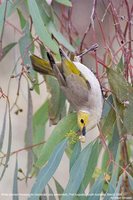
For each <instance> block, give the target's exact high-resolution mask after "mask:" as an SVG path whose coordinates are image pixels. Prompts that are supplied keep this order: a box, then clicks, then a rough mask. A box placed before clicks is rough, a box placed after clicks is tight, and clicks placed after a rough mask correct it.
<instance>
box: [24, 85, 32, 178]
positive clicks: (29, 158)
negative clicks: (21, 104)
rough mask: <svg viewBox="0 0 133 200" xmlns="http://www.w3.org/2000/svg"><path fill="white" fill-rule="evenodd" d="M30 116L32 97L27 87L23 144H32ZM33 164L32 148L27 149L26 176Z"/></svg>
mask: <svg viewBox="0 0 133 200" xmlns="http://www.w3.org/2000/svg"><path fill="white" fill-rule="evenodd" d="M32 116H33V104H32V97H31V91H30V88H29V87H28V109H27V128H26V132H25V146H26V147H27V146H32V145H33V124H32ZM32 164H33V152H32V149H30V150H28V156H27V172H26V177H28V175H29V173H30V171H31V169H32Z"/></svg>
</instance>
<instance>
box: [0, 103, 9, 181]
mask: <svg viewBox="0 0 133 200" xmlns="http://www.w3.org/2000/svg"><path fill="white" fill-rule="evenodd" d="M7 111H8V121H9V128H8V129H9V132H8V142H7V151H6V160H5V163H4V168H3V170H2V172H1V175H0V180H1V179H2V178H3V176H4V173H5V171H6V169H7V165H8V162H9V159H10V153H11V144H12V121H11V113H10V103H9V102H8V101H7Z"/></svg>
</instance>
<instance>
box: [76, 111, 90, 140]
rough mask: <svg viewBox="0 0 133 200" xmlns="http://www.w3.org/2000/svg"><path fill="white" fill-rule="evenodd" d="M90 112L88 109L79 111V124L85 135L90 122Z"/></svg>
mask: <svg viewBox="0 0 133 200" xmlns="http://www.w3.org/2000/svg"><path fill="white" fill-rule="evenodd" d="M89 117H90V113H89V112H87V111H78V113H77V118H78V125H79V128H80V130H81V133H82V135H83V136H85V134H86V127H87V125H88V124H89Z"/></svg>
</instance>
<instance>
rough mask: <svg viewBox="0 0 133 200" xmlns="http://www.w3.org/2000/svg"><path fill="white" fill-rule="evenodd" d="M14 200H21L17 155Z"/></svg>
mask: <svg viewBox="0 0 133 200" xmlns="http://www.w3.org/2000/svg"><path fill="white" fill-rule="evenodd" d="M12 193H13V194H14V195H13V200H19V194H18V160H17V157H16V165H15V170H14V180H13V192H12Z"/></svg>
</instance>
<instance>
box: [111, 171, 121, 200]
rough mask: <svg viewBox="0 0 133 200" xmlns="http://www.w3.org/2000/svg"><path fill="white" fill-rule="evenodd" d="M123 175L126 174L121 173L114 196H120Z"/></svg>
mask: <svg viewBox="0 0 133 200" xmlns="http://www.w3.org/2000/svg"><path fill="white" fill-rule="evenodd" d="M123 176H124V174H121V175H120V177H119V180H118V182H117V187H116V188H115V193H114V194H113V197H115V198H118V196H119V194H120V188H121V186H122V183H123Z"/></svg>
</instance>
